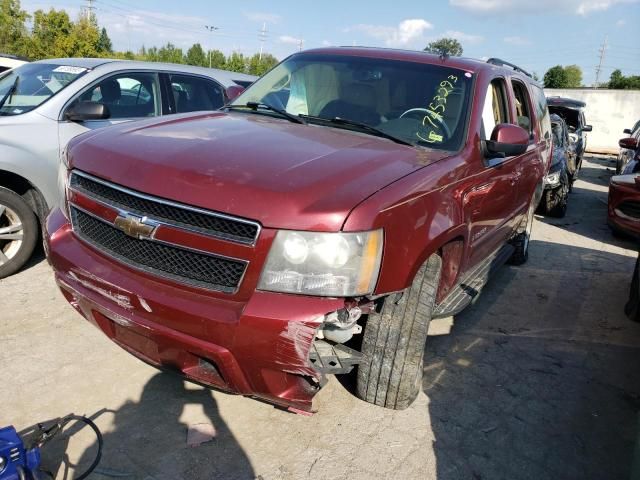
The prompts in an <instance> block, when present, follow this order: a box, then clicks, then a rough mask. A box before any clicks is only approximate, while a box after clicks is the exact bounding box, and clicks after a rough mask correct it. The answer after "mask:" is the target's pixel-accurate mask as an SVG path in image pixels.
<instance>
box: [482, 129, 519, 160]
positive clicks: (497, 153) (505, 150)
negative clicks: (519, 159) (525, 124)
mask: <svg viewBox="0 0 640 480" xmlns="http://www.w3.org/2000/svg"><path fill="white" fill-rule="evenodd" d="M484 143H485V147H486V150H487V152H488V154H489V157H512V156H514V155H522V154H523V153H524V152H526V151H527V146H528V145H529V133H528V132H527V131H526V130H525V129H524V128H522V127H519V126H517V125H512V124H510V123H500V124H498V125H496V126H495V128H494V129H493V132H491V140H485V142H484Z"/></svg>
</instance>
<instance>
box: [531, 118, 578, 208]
mask: <svg viewBox="0 0 640 480" xmlns="http://www.w3.org/2000/svg"><path fill="white" fill-rule="evenodd" d="M550 119H551V131H552V132H553V157H552V159H551V166H550V167H549V172H548V173H547V175H546V176H545V177H544V195H543V196H542V199H541V200H540V205H539V210H540V212H541V213H544V214H546V215H549V216H552V217H564V216H565V214H566V213H567V202H568V200H569V191H570V190H571V179H572V178H575V175H576V170H577V155H576V151H575V147H574V144H573V143H571V141H570V140H569V131H568V128H567V124H566V123H565V122H564V120H562V118H561V117H560V116H558V115H556V114H552V115H551V118H550Z"/></svg>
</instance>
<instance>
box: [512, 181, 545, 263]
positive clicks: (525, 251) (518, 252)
mask: <svg viewBox="0 0 640 480" xmlns="http://www.w3.org/2000/svg"><path fill="white" fill-rule="evenodd" d="M539 188H541V187H539ZM533 197H534V198H532V199H531V204H530V205H529V210H528V212H527V218H526V219H525V222H526V223H525V225H524V229H523V231H522V232H520V233H518V234H517V235H516V236H515V237H513V239H512V240H511V245H513V247H514V248H515V250H514V252H513V253H512V254H511V257H510V258H509V261H508V263H509V264H511V265H522V264H523V263H526V261H527V260H528V258H529V240H530V238H531V230H532V229H533V213H534V212H535V210H536V205H537V204H538V202H537V201H536V198H538V199H539V198H540V196H539V194H538V195H535V194H534V196H533ZM545 200H546V198H545ZM543 201H544V200H543ZM545 207H546V205H545ZM521 228H522V227H521Z"/></svg>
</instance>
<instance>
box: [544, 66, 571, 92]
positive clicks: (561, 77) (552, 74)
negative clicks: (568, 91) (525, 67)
mask: <svg viewBox="0 0 640 480" xmlns="http://www.w3.org/2000/svg"><path fill="white" fill-rule="evenodd" d="M544 86H545V88H568V86H569V79H568V78H567V71H566V70H565V69H564V68H562V65H556V66H555V67H551V68H550V69H549V70H547V73H545V74H544Z"/></svg>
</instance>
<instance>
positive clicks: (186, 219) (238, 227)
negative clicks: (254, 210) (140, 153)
mask: <svg viewBox="0 0 640 480" xmlns="http://www.w3.org/2000/svg"><path fill="white" fill-rule="evenodd" d="M71 186H72V187H73V188H74V189H75V190H78V191H80V192H82V193H85V194H87V195H89V196H90V197H93V198H96V199H97V200H100V201H102V202H103V203H106V204H108V205H112V206H114V207H116V208H120V209H121V210H126V211H127V212H130V213H135V214H137V215H140V216H141V217H144V216H146V217H148V218H151V219H154V220H159V221H162V222H165V223H169V224H172V225H176V226H178V227H182V228H187V229H190V230H195V231H198V232H200V233H204V234H206V235H211V236H214V237H218V238H223V239H225V240H231V241H234V242H239V243H247V244H251V243H253V242H254V241H255V239H256V237H257V236H258V230H259V227H258V225H257V224H256V223H252V222H249V221H241V220H237V219H233V218H228V217H224V216H220V215H219V214H218V215H216V214H215V213H213V212H212V213H210V214H209V213H205V212H200V211H195V210H192V209H190V208H189V207H187V206H178V205H175V204H168V203H166V201H164V200H162V199H159V198H157V199H155V198H151V197H147V196H142V195H140V194H136V193H135V192H131V191H124V190H121V189H120V188H116V187H115V186H113V187H112V186H109V185H106V184H104V183H102V182H97V181H95V180H92V179H90V178H87V177H85V176H83V175H79V174H77V173H75V172H74V173H73V174H72V175H71Z"/></svg>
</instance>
